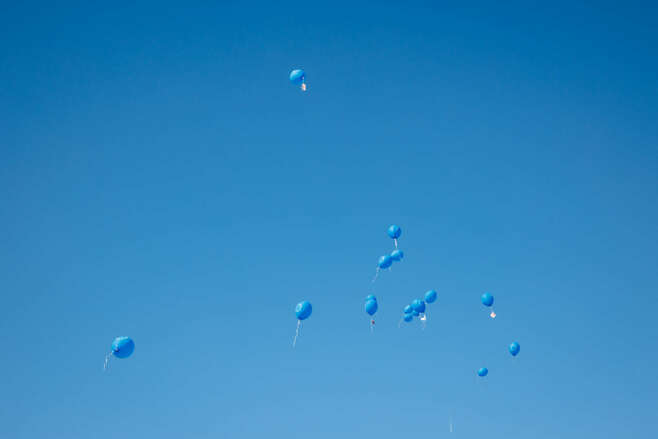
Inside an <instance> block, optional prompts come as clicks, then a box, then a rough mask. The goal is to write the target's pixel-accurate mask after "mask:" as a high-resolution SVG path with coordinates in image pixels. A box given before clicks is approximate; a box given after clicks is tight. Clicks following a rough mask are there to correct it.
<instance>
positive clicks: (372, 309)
mask: <svg viewBox="0 0 658 439" xmlns="http://www.w3.org/2000/svg"><path fill="white" fill-rule="evenodd" d="M366 312H367V313H368V314H370V315H374V314H375V313H376V312H377V301H376V300H368V301H367V302H366Z"/></svg>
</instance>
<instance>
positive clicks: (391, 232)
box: [386, 224, 402, 239]
mask: <svg viewBox="0 0 658 439" xmlns="http://www.w3.org/2000/svg"><path fill="white" fill-rule="evenodd" d="M386 233H388V236H390V237H391V239H398V238H399V237H400V235H402V229H401V228H400V227H398V226H396V225H395V224H393V225H392V226H391V227H389V228H388V230H387V231H386Z"/></svg>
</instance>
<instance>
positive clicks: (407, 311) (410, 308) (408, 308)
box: [404, 305, 413, 314]
mask: <svg viewBox="0 0 658 439" xmlns="http://www.w3.org/2000/svg"><path fill="white" fill-rule="evenodd" d="M411 311H413V308H412V307H411V305H407V306H405V307H404V313H405V314H409V313H411Z"/></svg>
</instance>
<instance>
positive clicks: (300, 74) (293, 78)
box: [290, 69, 306, 91]
mask: <svg viewBox="0 0 658 439" xmlns="http://www.w3.org/2000/svg"><path fill="white" fill-rule="evenodd" d="M290 82H292V83H293V84H295V85H299V87H300V88H301V89H302V91H306V72H304V70H302V69H295V70H293V71H292V72H290Z"/></svg>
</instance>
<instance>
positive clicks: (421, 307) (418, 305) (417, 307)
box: [411, 299, 425, 314]
mask: <svg viewBox="0 0 658 439" xmlns="http://www.w3.org/2000/svg"><path fill="white" fill-rule="evenodd" d="M411 307H412V308H413V309H414V311H416V312H418V313H421V314H422V313H424V312H425V302H423V301H422V300H420V299H414V301H413V302H411Z"/></svg>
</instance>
